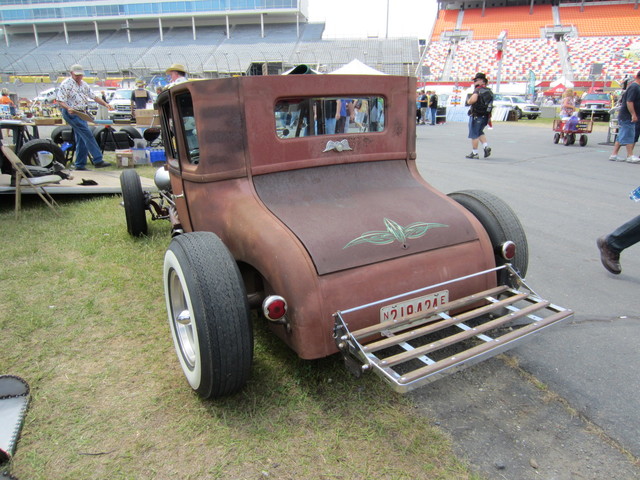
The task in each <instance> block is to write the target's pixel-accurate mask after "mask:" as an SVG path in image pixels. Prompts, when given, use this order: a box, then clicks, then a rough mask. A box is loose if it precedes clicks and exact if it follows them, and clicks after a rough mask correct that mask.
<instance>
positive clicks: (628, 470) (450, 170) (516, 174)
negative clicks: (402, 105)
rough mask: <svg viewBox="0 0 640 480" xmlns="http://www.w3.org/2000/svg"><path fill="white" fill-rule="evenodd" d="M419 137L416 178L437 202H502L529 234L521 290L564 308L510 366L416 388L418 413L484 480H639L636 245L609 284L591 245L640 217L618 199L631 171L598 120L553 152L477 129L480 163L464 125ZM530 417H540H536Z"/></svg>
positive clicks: (521, 134) (422, 129)
mask: <svg viewBox="0 0 640 480" xmlns="http://www.w3.org/2000/svg"><path fill="white" fill-rule="evenodd" d="M417 130H418V133H417V152H418V168H419V170H420V172H421V174H422V175H423V177H424V178H425V179H426V180H427V181H428V182H429V183H431V184H432V185H434V186H435V187H436V188H438V189H439V190H441V191H443V192H445V193H450V192H453V191H456V190H466V189H480V190H486V191H489V192H492V193H494V194H496V195H497V196H499V197H501V198H502V199H503V200H505V201H506V202H507V203H508V204H509V205H510V206H511V207H512V208H513V209H514V211H515V212H516V213H517V214H518V216H519V218H520V221H521V222H522V224H523V226H524V228H525V231H526V233H527V238H528V242H529V271H528V274H527V279H526V280H527V282H528V283H529V284H530V285H531V286H532V288H533V289H534V290H535V291H536V292H537V293H538V294H539V295H541V296H542V297H543V298H546V299H548V300H550V301H552V302H553V303H556V304H558V305H561V306H563V307H568V308H571V309H573V310H574V311H575V317H574V319H573V320H572V321H570V322H565V323H564V324H562V325H560V326H557V327H556V328H553V329H549V330H548V331H545V332H544V333H542V334H541V335H539V336H538V337H536V338H535V339H534V340H532V341H531V342H529V343H527V344H525V345H522V346H519V347H517V348H516V349H514V350H512V351H511V352H510V354H509V355H510V357H512V358H511V359H507V360H506V361H505V360H499V359H498V360H495V359H492V360H491V361H489V362H485V363H484V364H480V365H479V366H476V367H473V368H472V369H469V370H467V371H465V372H461V373H459V374H456V375H453V376H451V377H449V378H446V379H443V380H442V381H440V382H436V384H433V386H429V387H427V388H425V389H421V390H420V391H418V392H417V393H416V394H415V395H414V398H415V399H416V401H417V402H418V404H419V405H420V408H421V409H423V410H424V412H425V413H426V414H427V415H429V416H431V417H433V418H435V419H436V422H437V423H438V424H441V425H442V426H443V428H444V429H445V430H448V431H449V432H450V433H451V435H452V438H453V439H454V444H455V445H456V448H457V449H458V452H459V453H460V454H461V455H462V456H463V457H465V458H466V459H467V460H468V461H469V463H470V464H471V465H472V467H474V468H475V469H476V470H478V471H480V472H481V473H483V474H484V475H486V476H488V477H489V478H513V479H526V478H549V479H551V478H558V479H564V478H567V479H573V478H593V479H596V478H619V479H627V478H640V466H639V463H638V459H639V458H640V435H639V433H638V432H640V415H639V414H638V412H639V406H640V401H639V399H638V397H639V395H640V374H639V372H640V350H639V349H638V345H639V343H640V312H639V311H638V306H639V301H638V290H639V289H638V287H639V286H640V244H638V245H636V246H633V247H631V248H629V249H628V250H626V251H625V252H623V254H622V258H621V263H622V274H621V275H617V276H616V275H612V274H610V273H608V272H607V271H606V270H605V269H604V268H603V267H602V265H601V263H600V257H599V252H598V250H597V248H596V238H598V237H599V236H600V235H603V234H606V233H610V232H611V231H613V230H614V229H615V228H616V227H618V226H619V225H620V224H622V223H624V222H626V221H627V220H629V219H631V218H632V217H634V216H636V215H640V203H636V202H633V201H632V200H630V199H629V193H630V192H631V191H632V190H633V189H634V188H636V187H637V186H638V185H640V164H629V163H626V162H611V161H609V160H608V157H609V155H610V153H611V150H612V146H611V145H608V144H605V143H606V140H607V127H606V124H605V123H603V122H599V123H598V124H597V126H596V127H595V128H594V131H593V132H592V133H590V134H589V135H588V143H587V145H586V146H584V147H581V146H579V145H578V143H577V142H576V144H575V145H572V146H565V145H562V144H554V143H553V131H552V128H551V125H539V124H537V123H536V122H532V121H529V120H521V121H519V122H501V123H496V124H494V128H493V129H491V130H487V131H486V133H487V137H488V139H489V144H490V146H491V147H492V155H491V156H490V157H489V158H482V153H481V155H480V156H481V158H480V159H479V160H469V159H466V158H465V155H466V154H468V153H469V152H470V151H471V142H470V140H468V139H467V127H466V124H464V123H447V124H444V125H438V126H418V127H417ZM635 154H636V155H640V146H638V147H637V148H636V151H635ZM514 365H519V366H518V367H515V368H514ZM514 371H515V372H516V374H514ZM496 395H498V397H496ZM509 397H511V398H509ZM523 398H524V399H526V400H523ZM510 402H516V405H515V406H514V405H513V404H511V403H510ZM482 404H484V405H485V406H486V408H484V409H483V411H482V412H479V411H477V409H478V405H482ZM552 409H553V411H551V410H552ZM494 410H495V411H494ZM534 412H535V415H534ZM542 412H546V413H547V414H548V417H543V418H537V416H538V415H540V414H541V413H542ZM470 415H475V417H476V419H478V420H479V421H477V422H475V423H474V422H471V423H470V421H469V416H470ZM525 417H526V418H525ZM463 418H464V419H466V420H462V419H463ZM514 418H520V423H519V422H518V421H514ZM536 418H537V420H536ZM549 418H552V419H554V423H552V424H549V425H547V426H546V427H545V426H544V422H545V419H546V420H548V419H549ZM478 429H482V430H483V431H480V432H478V431H477V430H478ZM577 438H579V439H580V440H579V441H576V439H577ZM572 440H573V441H572ZM482 442H485V445H484V446H483V447H482V448H477V447H478V444H479V443H482ZM486 442H489V443H490V444H487V443H486ZM509 442H511V444H512V447H513V448H512V449H511V450H509V448H508V444H509ZM536 442H537V443H536ZM502 444H504V445H502ZM501 445H502V446H501ZM496 447H499V448H497V449H496ZM491 452H493V453H491ZM536 452H537V453H536ZM556 457H557V458H556Z"/></svg>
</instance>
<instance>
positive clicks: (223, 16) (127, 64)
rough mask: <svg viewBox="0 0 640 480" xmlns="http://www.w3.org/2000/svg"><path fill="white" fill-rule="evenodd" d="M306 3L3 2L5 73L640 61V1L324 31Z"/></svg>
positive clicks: (569, 66)
mask: <svg viewBox="0 0 640 480" xmlns="http://www.w3.org/2000/svg"><path fill="white" fill-rule="evenodd" d="M307 1H308V0H181V1H176V0H140V2H138V3H122V2H119V1H117V0H84V1H82V2H80V1H74V0H57V1H52V0H39V1H38V2H35V1H33V0H0V6H1V8H0V30H1V32H2V34H1V35H0V80H1V83H3V84H13V85H17V84H19V83H20V84H21V83H28V82H34V83H38V82H40V83H43V84H44V83H49V84H51V83H53V84H55V83H56V82H59V81H60V80H61V79H62V77H64V76H66V75H67V70H68V68H69V66H70V65H72V64H76V63H79V64H82V65H83V66H84V68H85V69H86V75H85V78H86V80H87V81H89V82H94V83H97V84H100V85H118V84H119V83H120V82H123V81H125V80H126V79H136V78H144V79H147V81H149V80H150V79H151V80H153V79H156V78H157V79H160V78H163V77H164V71H165V69H166V67H167V66H168V65H170V64H173V63H181V64H184V65H186V67H187V68H188V70H189V74H190V77H191V78H216V77H221V76H231V75H266V74H268V75H271V74H279V73H282V72H284V71H286V70H288V69H290V68H291V67H293V66H295V65H298V64H308V65H310V66H312V67H313V68H315V69H317V70H318V71H321V72H331V71H333V70H336V69H338V68H339V67H341V66H343V65H345V64H347V63H349V62H350V61H352V60H354V59H358V60H360V61H361V62H362V63H364V64H366V65H368V66H370V67H373V68H375V69H377V70H379V71H381V72H384V73H387V74H395V75H414V76H417V77H418V78H419V80H420V81H421V82H422V84H449V83H461V84H464V82H467V83H468V82H469V79H470V78H472V76H473V74H474V73H475V72H477V71H483V72H486V73H487V75H488V76H489V77H490V78H492V79H495V78H496V77H498V78H501V79H502V81H503V82H505V83H506V82H513V83H517V82H530V81H531V78H532V76H533V77H535V79H536V82H543V83H545V82H546V85H548V84H549V83H550V82H551V81H554V80H557V79H559V78H562V79H566V80H569V81H590V82H592V83H593V82H596V83H597V84H598V85H603V86H606V85H608V84H610V82H611V81H612V80H618V81H620V80H622V79H623V78H624V77H626V76H628V75H632V74H635V72H637V71H638V70H640V9H639V3H638V2H639V1H640V0H582V1H580V0H578V1H577V2H576V1H572V2H565V1H564V0H437V1H438V15H437V18H436V20H435V22H434V23H433V24H431V25H425V33H424V35H421V36H420V37H421V38H418V37H406V38H377V37H376V38H352V39H332V38H325V37H324V36H323V33H324V27H325V25H324V24H323V23H311V22H309V21H308V5H307ZM503 32H504V33H503ZM501 34H502V35H503V36H504V38H502V39H501V41H500V42H498V37H500V36H501ZM498 43H501V44H502V47H503V48H502V51H501V52H500V53H498ZM498 74H499V76H498Z"/></svg>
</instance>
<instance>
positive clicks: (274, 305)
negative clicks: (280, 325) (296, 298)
mask: <svg viewBox="0 0 640 480" xmlns="http://www.w3.org/2000/svg"><path fill="white" fill-rule="evenodd" d="M262 313H263V314H264V316H265V317H267V319H268V320H271V321H277V320H280V319H281V318H282V317H284V316H285V314H286V313H287V301H286V300H285V299H284V298H282V297H281V296H279V295H270V296H268V297H267V298H265V300H264V302H262Z"/></svg>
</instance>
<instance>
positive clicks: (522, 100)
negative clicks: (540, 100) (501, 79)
mask: <svg viewBox="0 0 640 480" xmlns="http://www.w3.org/2000/svg"><path fill="white" fill-rule="evenodd" d="M512 99H513V103H527V102H526V100H525V99H524V98H519V97H512Z"/></svg>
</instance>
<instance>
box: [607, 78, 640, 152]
mask: <svg viewBox="0 0 640 480" xmlns="http://www.w3.org/2000/svg"><path fill="white" fill-rule="evenodd" d="M639 115H640V72H638V74H637V75H636V77H635V78H634V79H633V82H631V83H630V84H629V86H628V87H627V89H626V90H625V91H624V93H623V94H622V99H621V100H620V111H619V112H618V136H617V137H616V143H615V145H614V147H613V152H611V156H610V157H609V160H611V161H616V160H617V161H619V162H623V161H625V160H626V161H627V162H629V163H640V157H638V156H636V155H634V154H633V148H634V147H635V146H636V143H637V141H638V136H639V135H640V121H639V119H638V116H639ZM622 145H624V146H625V148H626V150H627V156H626V158H618V151H619V150H620V147H621V146H622Z"/></svg>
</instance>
